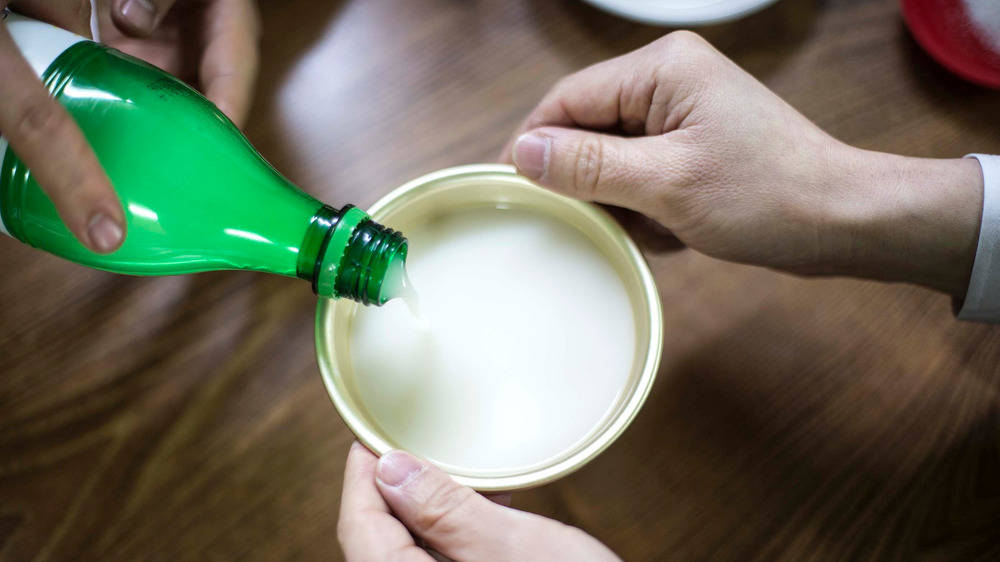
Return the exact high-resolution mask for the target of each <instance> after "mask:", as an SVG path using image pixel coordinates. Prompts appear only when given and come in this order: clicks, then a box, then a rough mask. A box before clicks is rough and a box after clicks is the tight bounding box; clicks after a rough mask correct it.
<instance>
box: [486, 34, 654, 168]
mask: <svg viewBox="0 0 1000 562" xmlns="http://www.w3.org/2000/svg"><path fill="white" fill-rule="evenodd" d="M645 58H647V54H646V53H645V50H640V51H637V52H633V53H628V54H626V55H622V56H620V57H618V58H615V59H611V60H608V61H604V62H601V63H598V64H596V65H594V66H590V67H588V68H585V69H583V70H581V71H579V72H577V73H575V74H571V75H570V76H567V77H566V78H563V79H562V80H560V81H559V82H558V83H557V84H556V85H555V86H554V87H553V88H552V90H550V91H549V93H548V94H546V95H545V97H544V98H542V101H541V102H539V104H538V106H537V107H535V109H534V110H533V111H532V112H531V113H530V114H529V115H528V117H527V118H525V120H524V121H523V122H522V123H521V125H520V126H519V127H518V129H517V131H516V132H515V134H514V136H513V137H512V138H511V139H510V141H508V143H507V145H506V146H505V147H504V150H503V152H502V153H501V156H500V158H501V161H502V162H507V163H513V154H512V152H511V150H512V148H513V145H514V142H516V140H517V138H518V137H520V136H521V135H523V134H524V133H526V132H528V131H531V130H533V129H538V128H541V127H566V128H582V129H593V130H607V129H611V128H613V127H618V126H620V127H621V128H622V129H624V130H625V131H626V132H628V133H629V134H641V133H642V132H644V129H645V121H646V117H647V115H648V114H649V110H650V107H651V105H652V103H653V100H654V97H655V94H656V91H657V87H658V83H657V81H656V80H655V75H651V74H650V75H649V76H648V78H640V76H642V74H639V73H638V72H637V70H642V71H645V72H646V73H647V74H648V73H649V69H648V65H646V64H645V63H644V61H643V60H642V59H645ZM660 95H663V93H662V92H661V94H660Z"/></svg>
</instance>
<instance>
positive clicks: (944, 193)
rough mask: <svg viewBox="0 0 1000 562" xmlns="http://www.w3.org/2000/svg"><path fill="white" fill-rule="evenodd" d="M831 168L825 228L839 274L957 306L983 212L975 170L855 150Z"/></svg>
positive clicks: (969, 162) (965, 161) (960, 163)
mask: <svg viewBox="0 0 1000 562" xmlns="http://www.w3.org/2000/svg"><path fill="white" fill-rule="evenodd" d="M834 160H835V162H836V164H835V166H834V167H835V169H836V170H838V172H837V173H834V174H832V176H831V177H832V179H833V185H831V186H830V187H829V189H831V190H832V195H833V197H832V201H833V204H832V207H834V208H833V209H832V212H831V220H830V222H829V223H830V226H831V229H832V231H833V232H834V234H833V236H832V239H834V240H837V241H838V243H837V244H836V245H835V246H839V248H840V252H839V253H838V255H837V256H836V257H835V258H834V259H833V260H832V261H833V263H834V268H835V269H836V268H839V269H840V271H838V273H842V274H847V275H852V276H856V277H864V278H869V279H879V280H884V281H900V282H907V283H914V284H917V285H923V286H925V287H930V288H932V289H936V290H939V291H942V292H944V293H947V294H950V295H952V296H955V297H958V298H963V297H964V296H965V292H966V290H967V288H968V283H969V277H970V275H971V273H972V265H973V263H974V261H975V256H976V246H977V243H978V240H979V225H980V220H981V215H982V207H983V179H982V172H981V170H980V167H979V163H978V162H977V161H976V160H974V159H969V158H958V159H928V158H908V157H903V156H896V155H892V154H883V153H877V152H870V151H864V150H860V149H855V148H846V149H845V150H844V151H841V153H840V154H838V155H836V156H835V157H834Z"/></svg>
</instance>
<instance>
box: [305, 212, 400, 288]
mask: <svg viewBox="0 0 1000 562" xmlns="http://www.w3.org/2000/svg"><path fill="white" fill-rule="evenodd" d="M407 249H408V244H407V241H406V238H405V237H403V235H402V234H401V233H399V232H397V231H395V230H392V229H390V228H386V227H384V226H382V225H380V224H378V223H377V222H375V221H373V220H372V219H371V217H369V216H368V214H367V213H365V212H364V211H362V210H361V209H358V208H357V207H354V206H353V205H347V206H345V207H344V208H342V209H340V210H339V211H337V210H335V209H333V208H330V207H326V206H324V207H323V208H321V209H320V210H319V212H317V213H316V216H314V217H313V221H312V223H311V224H310V227H309V232H308V233H307V235H306V239H305V240H304V241H303V244H302V248H301V250H300V253H299V264H298V275H299V277H301V278H303V279H308V280H310V281H312V286H313V292H315V293H316V294H317V295H319V296H321V297H326V298H347V299H351V300H353V301H356V302H359V303H361V304H364V305H366V306H367V305H375V306H382V305H383V304H385V303H386V301H388V300H389V299H390V298H392V297H393V295H387V294H385V293H384V288H385V287H384V285H385V278H386V274H387V272H389V270H390V269H391V267H392V266H393V265H394V264H397V265H398V264H399V263H400V262H403V261H405V260H406V253H407Z"/></svg>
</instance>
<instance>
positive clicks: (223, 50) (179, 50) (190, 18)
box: [97, 0, 260, 128]
mask: <svg viewBox="0 0 1000 562" xmlns="http://www.w3.org/2000/svg"><path fill="white" fill-rule="evenodd" d="M97 22H98V26H99V29H100V33H101V41H102V42H103V43H105V44H107V45H109V46H111V47H114V48H116V49H118V50H119V51H122V52H124V53H128V54H130V55H132V56H134V57H137V58H140V59H142V60H144V61H146V62H149V63H152V64H154V65H156V66H158V67H160V68H162V69H163V70H166V71H167V72H169V73H171V74H173V75H174V76H177V77H178V78H180V79H182V80H184V81H185V82H188V83H189V84H196V85H197V86H198V89H199V90H200V91H201V92H202V93H204V94H205V97H207V98H208V99H210V100H212V102H213V103H215V105H216V106H218V108H219V109H220V110H222V112H223V113H225V114H226V116H227V117H229V118H230V119H231V120H232V121H233V123H235V124H236V126H237V127H240V128H242V127H243V125H244V124H245V123H246V118H247V114H248V113H249V111H250V103H251V101H252V99H253V89H254V84H255V82H256V80H257V67H258V63H259V59H260V56H259V46H258V42H259V39H260V14H259V9H258V0H209V1H203V0H97Z"/></svg>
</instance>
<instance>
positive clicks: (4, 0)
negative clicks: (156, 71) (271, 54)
mask: <svg viewBox="0 0 1000 562" xmlns="http://www.w3.org/2000/svg"><path fill="white" fill-rule="evenodd" d="M173 4H174V2H173V1H172V0H156V1H152V0H114V2H112V1H111V0H100V1H99V2H98V4H97V6H98V10H99V12H98V22H99V27H100V30H101V34H102V39H103V40H104V41H105V42H106V43H107V44H109V45H111V46H113V47H115V48H118V49H120V50H123V51H125V52H127V53H129V54H132V55H134V56H138V57H139V58H143V59H145V60H147V61H149V62H151V63H153V64H156V65H158V66H160V67H162V68H164V69H166V70H168V71H170V72H173V73H175V74H177V75H180V76H181V77H182V78H186V79H188V81H191V82H195V83H197V84H199V85H200V86H201V88H202V90H203V91H205V92H206V94H207V95H208V97H209V99H211V100H212V101H213V102H215V103H216V104H217V105H218V106H219V108H220V109H222V110H223V112H225V113H226V114H227V115H228V116H229V117H230V118H231V119H232V120H233V121H234V122H235V123H236V124H237V125H241V124H242V123H243V121H244V120H245V118H246V114H247V111H248V110H249V105H250V100H251V97H252V89H253V83H254V80H255V79H256V72H257V61H258V56H257V38H258V35H259V21H258V20H259V18H258V14H257V7H256V3H255V2H254V1H253V0H212V1H209V2H195V1H181V2H180V4H179V5H178V6H173ZM8 5H9V6H10V7H12V8H14V9H16V10H17V11H18V12H21V13H23V14H25V15H27V16H30V17H34V18H35V19H39V20H41V21H45V22H48V23H52V24H55V25H57V26H59V27H62V28H64V29H67V30H69V31H71V32H73V33H76V34H77V35H80V36H83V37H90V36H91V33H90V3H89V1H86V0H83V1H81V0H55V1H53V0H14V1H11V0H0V9H2V8H4V7H7V6H8ZM172 7H173V9H171V8H172ZM195 33H196V34H198V35H199V36H200V37H203V38H204V41H203V42H202V43H199V42H197V41H192V34H195ZM192 45H195V46H197V47H196V48H200V49H201V52H192V50H191V49H192ZM0 75H2V76H3V77H4V80H2V81H0V134H2V135H3V137H4V138H5V139H6V140H7V141H8V142H9V143H10V145H11V147H12V148H13V149H14V150H15V151H16V152H17V153H18V155H19V156H20V157H21V158H22V160H23V161H24V162H25V164H27V166H28V167H29V168H30V169H31V170H32V172H33V174H34V176H35V178H36V179H37V180H38V182H39V185H40V186H41V187H42V188H43V189H44V191H45V193H46V194H47V195H48V196H49V198H50V199H51V200H52V202H53V204H54V205H55V207H56V209H57V210H58V211H59V215H60V217H61V219H62V220H63V222H64V223H65V224H66V225H67V227H69V229H70V231H72V233H73V235H74V236H75V237H76V238H77V239H78V240H80V241H81V242H82V243H83V244H84V245H85V246H87V248H89V249H90V250H92V251H94V252H97V253H101V254H106V253H110V252H113V251H114V250H116V249H118V248H119V247H120V246H121V244H122V241H123V240H124V235H125V232H124V230H125V229H124V224H125V221H124V215H123V211H122V208H121V204H120V202H119V200H118V197H117V196H116V194H115V191H114V189H113V188H112V186H111V183H110V182H109V180H108V177H107V175H106V174H105V172H104V170H103V169H102V167H101V164H100V163H99V162H98V160H97V158H96V157H95V155H94V152H93V150H92V149H91V147H90V145H89V144H88V143H87V141H86V139H85V138H84V136H83V134H82V133H81V132H80V130H79V128H78V127H77V125H76V123H75V122H74V121H73V119H72V118H71V117H70V116H69V114H68V113H67V112H66V111H65V110H64V109H63V108H62V107H61V106H60V105H59V104H58V103H57V102H56V101H54V100H53V99H52V98H51V95H50V94H49V92H48V91H47V90H46V88H45V87H44V86H43V85H42V84H41V82H40V81H39V79H38V77H37V75H36V72H35V71H34V70H33V69H32V68H31V67H30V66H29V64H28V63H27V61H26V60H25V59H24V57H22V56H21V54H20V52H19V50H18V48H17V47H16V46H15V45H14V42H13V40H12V39H11V37H10V34H9V32H8V31H7V29H6V28H5V27H4V26H2V25H0Z"/></svg>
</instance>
